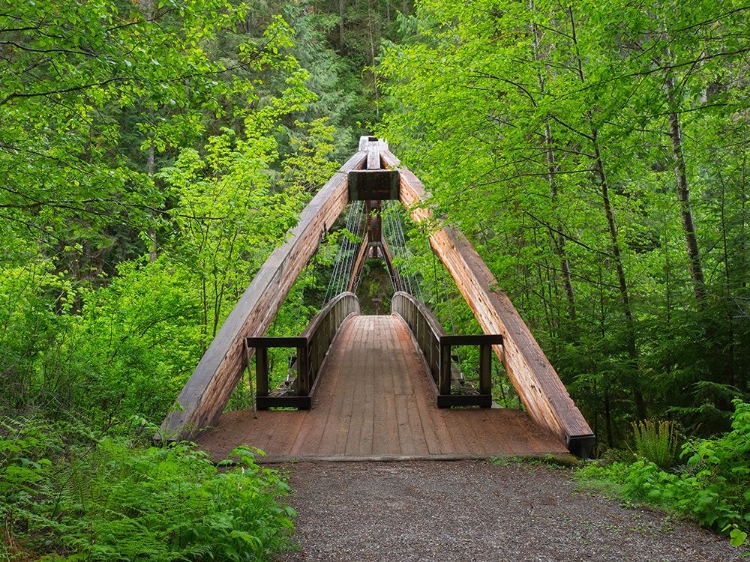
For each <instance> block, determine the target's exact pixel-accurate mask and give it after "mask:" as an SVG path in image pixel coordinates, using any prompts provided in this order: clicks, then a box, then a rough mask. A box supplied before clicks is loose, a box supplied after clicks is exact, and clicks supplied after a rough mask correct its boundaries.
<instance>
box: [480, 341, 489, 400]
mask: <svg viewBox="0 0 750 562" xmlns="http://www.w3.org/2000/svg"><path fill="white" fill-rule="evenodd" d="M479 394H492V346H491V345H487V344H481V345H480V346H479Z"/></svg>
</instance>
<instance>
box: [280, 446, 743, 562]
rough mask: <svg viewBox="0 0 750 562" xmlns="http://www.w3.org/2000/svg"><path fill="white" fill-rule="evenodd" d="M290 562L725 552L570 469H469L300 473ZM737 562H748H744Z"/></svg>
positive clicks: (718, 556) (364, 466)
mask: <svg viewBox="0 0 750 562" xmlns="http://www.w3.org/2000/svg"><path fill="white" fill-rule="evenodd" d="M279 468H281V469H282V470H288V471H289V475H290V482H291V485H292V488H293V489H294V490H295V493H294V495H293V496H292V497H291V498H290V499H289V503H290V504H291V505H292V506H294V507H295V508H296V509H297V510H298V519H297V522H296V527H297V532H298V535H297V541H298V543H299V547H300V550H299V551H298V552H293V553H289V554H286V555H284V556H280V557H278V558H277V559H276V560H277V561H278V562H299V561H352V562H355V561H356V562H366V561H384V562H385V561H388V562H397V561H417V560H418V561H423V560H424V561H504V560H512V561H513V562H525V561H529V562H530V561H535V562H547V561H566V562H571V561H576V560H594V561H598V562H607V561H612V562H641V561H642V562H695V561H712V562H730V561H734V560H741V559H743V558H742V556H741V554H742V553H741V552H740V551H739V550H738V549H735V548H732V547H731V545H730V544H729V541H728V540H726V539H723V538H720V537H717V536H715V535H714V534H712V533H710V532H708V531H705V530H703V529H701V528H699V527H697V526H696V525H693V524H690V523H687V522H683V521H680V520H675V519H674V518H670V517H668V516H666V515H664V514H662V513H659V512H655V511H651V510H648V509H643V508H640V507H636V508H634V507H632V506H626V505H621V504H620V503H619V502H617V501H613V500H609V499H606V498H605V497H603V496H602V495H600V494H597V493H591V492H586V491H583V492H582V491H579V485H578V484H577V483H576V482H575V481H573V480H572V478H571V474H570V470H569V469H565V468H555V467H548V466H534V465H530V464H523V463H512V464H508V465H504V466H501V465H493V464H490V463H487V462H479V461H456V462H435V461H424V462H396V463H352V462H337V463H315V462H308V463H299V464H296V465H283V466H280V467H279ZM744 560H747V558H744Z"/></svg>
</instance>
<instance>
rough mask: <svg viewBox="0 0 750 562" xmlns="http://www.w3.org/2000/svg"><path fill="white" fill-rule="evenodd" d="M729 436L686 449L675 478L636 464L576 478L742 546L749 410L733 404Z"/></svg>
mask: <svg viewBox="0 0 750 562" xmlns="http://www.w3.org/2000/svg"><path fill="white" fill-rule="evenodd" d="M734 404H735V412H734V415H733V417H732V420H733V421H732V431H730V432H729V433H727V434H725V435H723V436H721V437H718V438H715V439H700V440H695V441H690V442H688V443H686V444H685V445H684V446H683V448H682V458H684V459H686V460H687V464H686V465H685V466H684V467H683V468H682V469H681V470H680V471H678V472H667V471H665V470H662V469H661V468H660V467H659V466H658V465H657V464H655V463H654V462H652V461H650V460H647V459H645V458H641V459H639V460H637V461H636V462H634V463H631V464H628V463H622V462H616V463H614V464H612V465H610V466H601V465H597V464H591V465H589V466H587V467H586V468H584V469H582V470H581V471H579V473H578V475H579V477H580V478H590V479H594V480H606V481H610V482H613V483H616V484H618V485H619V488H620V490H621V492H622V494H623V495H624V496H625V497H627V498H628V499H633V500H640V501H645V502H647V503H650V504H654V505H658V506H661V507H664V508H667V509H670V510H673V511H675V512H677V513H680V514H684V515H688V516H690V517H692V518H693V519H695V520H696V521H698V522H699V523H700V524H701V525H703V526H705V527H708V528H710V529H713V530H715V531H717V532H723V533H728V534H729V535H730V538H731V540H732V544H734V545H735V546H740V545H742V544H743V543H745V542H746V539H747V534H746V533H747V529H748V527H750V484H749V483H750V404H746V403H743V402H741V401H739V400H736V401H735V402H734Z"/></svg>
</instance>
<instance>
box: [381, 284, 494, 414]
mask: <svg viewBox="0 0 750 562" xmlns="http://www.w3.org/2000/svg"><path fill="white" fill-rule="evenodd" d="M391 312H393V313H396V314H398V315H399V316H401V318H403V319H404V321H405V322H406V324H407V325H408V326H409V328H410V329H411V331H412V334H414V338H415V340H416V341H417V344H418V345H419V348H420V349H421V350H422V354H423V355H424V358H425V360H426V361H427V366H428V367H429V369H430V373H431V374H432V379H433V381H434V383H435V390H436V391H437V406H438V408H450V407H451V406H482V407H484V408H489V407H490V406H491V405H492V346H493V345H498V346H500V345H502V343H503V337H502V336H501V335H499V334H481V335H471V336H464V335H459V336H450V335H447V334H446V333H445V330H443V327H442V326H441V325H440V322H439V321H438V319H437V318H435V315H434V314H432V312H430V310H429V309H428V308H427V307H426V306H425V305H424V304H422V303H421V302H419V301H418V300H417V299H415V298H414V297H413V296H411V295H410V294H409V293H404V292H401V291H399V292H397V293H395V294H394V295H393V299H392V300H391ZM456 345H478V346H479V394H467V395H458V394H452V393H451V364H452V354H451V351H452V347H453V346H456Z"/></svg>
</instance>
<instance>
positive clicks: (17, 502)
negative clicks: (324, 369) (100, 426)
mask: <svg viewBox="0 0 750 562" xmlns="http://www.w3.org/2000/svg"><path fill="white" fill-rule="evenodd" d="M63 426H67V427H63ZM142 429H144V430H149V431H155V429H156V428H154V427H145V426H144V427H142ZM3 434H4V436H3V437H1V438H0V494H2V497H3V502H2V503H0V517H2V520H3V523H4V526H3V527H4V528H3V531H4V541H3V546H2V548H1V549H0V556H1V557H2V559H5V560H8V559H9V560H15V559H18V560H28V559H38V558H40V557H42V558H43V559H44V560H103V561H104V560H159V561H169V560H236V561H243V560H264V559H266V557H267V555H268V554H269V553H272V552H275V551H278V550H281V549H283V548H287V547H288V544H289V538H290V536H291V531H292V529H293V519H294V516H295V513H294V510H293V509H292V508H290V507H285V506H283V505H280V504H279V503H278V502H279V500H280V499H282V498H283V497H284V496H285V495H286V494H287V492H288V486H287V485H286V484H285V482H284V481H283V480H282V479H281V477H280V476H279V474H278V473H277V472H275V471H273V470H270V469H263V468H260V467H259V466H258V465H257V464H256V463H255V457H254V453H253V452H252V451H250V450H249V449H246V448H242V449H238V450H236V451H234V452H233V453H232V457H233V459H234V462H236V463H237V466H235V467H232V468H229V469H224V468H222V467H221V465H220V467H219V468H217V467H216V466H215V465H214V464H213V463H212V462H211V461H210V460H209V459H208V458H207V457H206V455H205V453H202V452H200V451H198V450H196V449H195V448H194V447H193V446H191V445H189V444H184V443H183V444H173V445H165V446H163V447H153V446H146V445H144V444H143V443H137V442H134V441H133V440H132V439H127V438H124V437H98V436H96V435H93V434H91V430H90V428H88V427H86V426H81V425H80V424H77V423H75V422H69V423H67V424H62V423H61V422H58V423H55V424H52V423H43V422H40V421H33V420H17V421H16V422H14V423H13V424H12V425H6V426H5V427H3ZM63 436H64V437H65V438H66V441H61V437H63Z"/></svg>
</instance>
